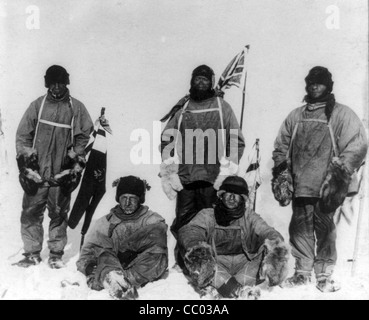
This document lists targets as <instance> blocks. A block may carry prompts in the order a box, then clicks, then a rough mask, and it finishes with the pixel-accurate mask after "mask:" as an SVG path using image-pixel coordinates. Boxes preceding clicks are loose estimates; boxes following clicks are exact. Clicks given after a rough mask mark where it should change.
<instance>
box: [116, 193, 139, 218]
mask: <svg viewBox="0 0 369 320" xmlns="http://www.w3.org/2000/svg"><path fill="white" fill-rule="evenodd" d="M119 204H120V207H121V208H122V210H123V212H124V214H126V215H131V214H134V213H135V212H136V211H137V209H138V208H139V206H140V198H139V197H137V196H136V195H134V194H122V195H121V196H120V197H119Z"/></svg>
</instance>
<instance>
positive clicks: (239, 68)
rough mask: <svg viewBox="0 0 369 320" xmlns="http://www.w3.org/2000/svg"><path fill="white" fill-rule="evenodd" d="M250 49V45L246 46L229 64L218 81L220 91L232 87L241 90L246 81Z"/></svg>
mask: <svg viewBox="0 0 369 320" xmlns="http://www.w3.org/2000/svg"><path fill="white" fill-rule="evenodd" d="M249 49H250V46H249V45H247V46H245V48H244V49H243V50H242V51H241V52H240V53H239V54H238V55H236V56H235V57H234V58H233V59H232V61H231V62H230V63H229V64H228V66H227V68H226V69H225V70H224V72H223V73H222V75H221V77H220V79H219V81H218V85H217V89H218V90H221V91H222V89H229V88H230V87H231V86H236V87H237V88H239V87H240V86H241V84H242V82H243V81H246V55H247V54H248V52H249Z"/></svg>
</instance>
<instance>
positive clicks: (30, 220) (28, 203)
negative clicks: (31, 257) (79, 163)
mask: <svg viewBox="0 0 369 320" xmlns="http://www.w3.org/2000/svg"><path fill="white" fill-rule="evenodd" d="M48 190H49V189H48V188H39V189H38V191H37V193H36V195H34V196H29V195H27V194H24V196H23V204H22V208H23V209H22V213H21V235H22V240H23V245H24V252H25V254H30V253H40V252H41V250H42V243H43V239H44V229H43V226H42V223H43V220H44V212H45V209H46V203H47V196H48Z"/></svg>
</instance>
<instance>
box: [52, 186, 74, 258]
mask: <svg viewBox="0 0 369 320" xmlns="http://www.w3.org/2000/svg"><path fill="white" fill-rule="evenodd" d="M70 199H71V195H68V196H65V195H64V194H63V192H61V190H60V187H51V188H50V191H49V197H48V201H47V208H48V210H49V218H50V224H49V241H48V246H49V250H50V253H51V255H57V256H61V255H63V254H64V247H65V246H66V244H67V226H68V211H69V209H70Z"/></svg>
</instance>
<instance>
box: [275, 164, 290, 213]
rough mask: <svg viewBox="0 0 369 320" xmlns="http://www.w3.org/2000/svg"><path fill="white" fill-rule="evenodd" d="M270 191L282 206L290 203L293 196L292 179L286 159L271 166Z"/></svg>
mask: <svg viewBox="0 0 369 320" xmlns="http://www.w3.org/2000/svg"><path fill="white" fill-rule="evenodd" d="M272 191H273V194H274V198H275V199H276V200H277V201H278V202H279V204H280V205H281V206H282V207H286V206H288V205H289V204H290V202H291V201H292V197H293V191H294V190H293V179H292V175H291V172H290V170H289V168H288V164H287V161H284V162H282V163H281V164H280V165H279V166H277V167H274V168H273V179H272Z"/></svg>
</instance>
